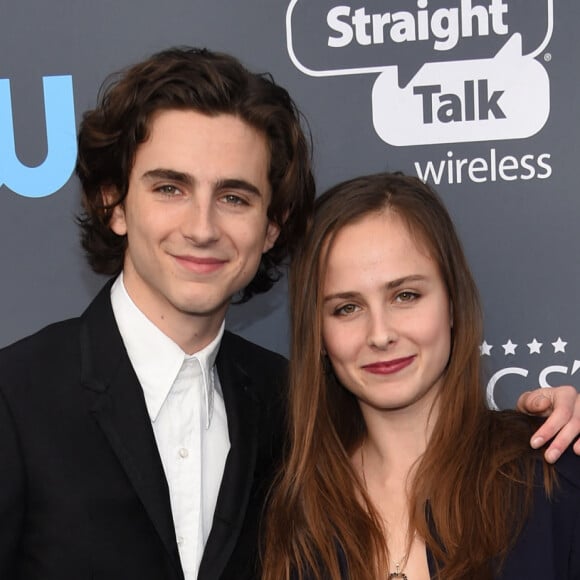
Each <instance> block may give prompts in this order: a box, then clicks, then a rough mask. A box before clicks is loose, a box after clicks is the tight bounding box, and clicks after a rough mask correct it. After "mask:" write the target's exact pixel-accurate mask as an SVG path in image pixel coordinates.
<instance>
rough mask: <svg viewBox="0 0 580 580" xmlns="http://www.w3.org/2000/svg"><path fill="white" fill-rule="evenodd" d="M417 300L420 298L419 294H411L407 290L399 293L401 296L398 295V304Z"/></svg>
mask: <svg viewBox="0 0 580 580" xmlns="http://www.w3.org/2000/svg"><path fill="white" fill-rule="evenodd" d="M417 298H419V294H417V293H416V292H410V291H409V290H406V291H405V292H399V294H397V301H398V302H412V301H413V300H416V299H417Z"/></svg>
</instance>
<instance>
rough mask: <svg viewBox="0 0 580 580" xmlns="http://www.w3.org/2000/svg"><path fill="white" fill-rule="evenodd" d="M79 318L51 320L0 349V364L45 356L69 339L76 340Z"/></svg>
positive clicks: (62, 345) (66, 342) (61, 346)
mask: <svg viewBox="0 0 580 580" xmlns="http://www.w3.org/2000/svg"><path fill="white" fill-rule="evenodd" d="M79 322H80V318H69V319H67V320H60V321H58V322H53V323H52V324H49V325H48V326H45V327H44V328H42V329H40V330H38V331H36V332H35V333H33V334H31V335H29V336H26V337H24V338H21V339H20V340H17V341H16V342H13V343H12V344H10V345H8V346H5V347H4V348H2V349H0V364H4V363H6V362H9V361H15V360H19V359H21V358H23V357H24V358H29V357H34V356H38V355H42V356H43V357H44V356H46V353H47V351H48V352H54V351H56V350H58V349H59V348H64V347H65V345H67V344H68V343H69V342H70V341H71V340H72V341H75V343H76V342H78V341H77V337H78V334H79Z"/></svg>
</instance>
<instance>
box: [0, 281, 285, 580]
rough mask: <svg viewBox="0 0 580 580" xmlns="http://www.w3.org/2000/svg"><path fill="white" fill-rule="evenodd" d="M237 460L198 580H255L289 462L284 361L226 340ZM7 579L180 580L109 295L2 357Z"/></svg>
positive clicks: (2, 568) (223, 361) (0, 527)
mask: <svg viewBox="0 0 580 580" xmlns="http://www.w3.org/2000/svg"><path fill="white" fill-rule="evenodd" d="M216 364H217V369H218V374H219V377H220V383H221V386H222V389H223V395H224V400H225V407H226V412H227V418H228V429H229V436H230V442H231V449H230V452H229V455H228V457H227V461H226V465H225V472H224V476H223V480H222V484H221V487H220V491H219V496H218V501H217V506H216V511H215V516H214V520H213V526H212V530H211V533H210V536H209V538H208V542H207V545H206V548H205V551H204V554H203V558H202V561H201V568H200V571H199V576H198V578H199V579H200V580H217V579H222V580H226V579H232V580H233V579H235V580H241V579H251V578H257V577H258V573H257V552H258V540H257V534H258V526H259V519H260V515H261V511H262V508H263V504H264V499H265V494H266V492H267V490H268V487H269V485H270V483H271V480H272V477H273V472H274V469H275V467H276V465H277V462H278V460H279V455H280V449H281V439H282V427H283V414H282V407H283V404H282V393H283V389H284V383H285V375H286V361H285V359H284V358H283V357H281V356H279V355H277V354H274V353H271V352H269V351H267V350H265V349H262V348H260V347H258V346H256V345H253V344H252V343H249V342H247V341H245V340H244V339H242V338H240V337H237V336H235V335H233V334H231V333H228V332H226V333H225V335H224V337H223V340H222V344H221V347H220V351H219V354H218V357H217V362H216ZM0 466H1V470H2V473H1V475H0V578H1V579H2V580H12V579H15V580H16V579H18V580H24V579H26V580H84V579H90V580H97V579H103V580H132V579H135V580H148V579H151V580H165V579H167V580H179V579H182V578H183V573H182V571H181V566H180V562H179V555H178V550H177V544H176V539H175V531H174V527H173V520H172V515H171V508H170V502H169V491H168V487H167V482H166V479H165V476H164V472H163V467H162V464H161V459H160V457H159V453H158V450H157V446H156V443H155V438H154V435H153V430H152V427H151V422H150V419H149V415H148V414H147V409H146V406H145V400H144V397H143V391H142V389H141V386H140V385H139V382H138V380H137V377H136V375H135V372H134V370H133V368H132V366H131V363H130V361H129V358H128V356H127V353H126V351H125V347H124V345H123V342H122V340H121V336H120V334H119V331H118V329H117V325H116V323H115V320H114V316H113V312H112V308H111V303H110V284H108V285H107V286H106V287H105V288H104V289H103V290H102V291H101V293H100V294H99V295H98V296H97V297H96V298H95V300H94V301H93V303H92V304H91V305H90V306H89V308H88V309H87V310H86V312H85V313H84V314H83V315H82V316H81V317H80V318H76V319H72V320H68V321H64V322H60V323H57V324H54V325H51V326H49V327H47V328H45V329H43V330H41V331H40V332H39V333H37V334H35V335H33V336H31V337H28V338H26V339H24V340H22V341H20V342H18V343H16V344H14V345H12V346H9V347H7V348H5V349H3V350H2V351H0Z"/></svg>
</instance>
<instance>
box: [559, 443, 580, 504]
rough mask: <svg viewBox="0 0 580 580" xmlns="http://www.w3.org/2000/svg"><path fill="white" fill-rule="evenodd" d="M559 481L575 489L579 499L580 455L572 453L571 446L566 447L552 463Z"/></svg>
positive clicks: (579, 499)
mask: <svg viewBox="0 0 580 580" xmlns="http://www.w3.org/2000/svg"><path fill="white" fill-rule="evenodd" d="M554 469H555V470H556V473H557V474H558V480H559V481H565V482H566V485H567V486H569V487H570V488H571V489H574V490H575V493H576V494H577V498H578V501H580V456H578V455H576V454H575V453H574V450H573V449H572V446H570V447H568V448H567V449H566V450H565V451H564V453H562V456H561V457H560V459H558V461H556V463H555V464H554Z"/></svg>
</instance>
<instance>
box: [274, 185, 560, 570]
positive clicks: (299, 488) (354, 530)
mask: <svg viewBox="0 0 580 580" xmlns="http://www.w3.org/2000/svg"><path fill="white" fill-rule="evenodd" d="M384 210H388V211H392V212H396V213H397V214H398V215H399V216H400V217H401V218H402V219H403V220H404V222H405V223H406V225H407V226H408V228H409V231H410V232H411V233H412V235H414V236H415V238H416V240H417V243H419V244H422V247H423V248H425V249H426V250H427V251H428V253H429V255H430V256H431V257H432V258H433V259H434V260H435V261H436V262H437V264H438V266H439V269H440V273H441V276H442V278H443V281H444V283H445V285H446V288H447V292H448V295H449V300H450V303H451V305H452V312H453V328H452V344H451V354H450V358H449V362H448V366H447V369H446V371H445V380H444V384H443V387H442V389H441V391H440V393H439V408H440V414H439V418H438V419H437V420H436V423H435V426H434V431H433V434H432V437H431V439H430V441H429V444H428V448H427V450H426V452H425V453H424V455H423V456H422V457H421V459H420V461H419V463H418V466H417V471H416V475H415V477H414V479H413V484H412V487H411V492H410V497H409V513H410V518H411V521H410V526H411V528H410V529H413V528H414V529H416V530H417V533H418V534H419V535H420V536H421V537H422V538H423V539H424V540H425V543H426V545H427V547H428V549H429V550H431V552H432V553H433V555H434V557H435V559H436V560H437V562H438V566H439V570H440V571H441V577H442V578H443V577H444V578H445V580H456V579H457V580H459V579H464V578H470V579H471V580H476V579H480V578H481V579H483V578H491V575H492V573H493V572H494V571H495V569H496V568H497V567H499V566H501V563H502V560H503V558H504V557H505V555H506V552H507V551H508V549H509V547H510V546H511V545H512V543H513V540H514V538H515V537H517V534H518V532H519V530H520V528H521V526H522V525H523V522H524V519H525V515H526V513H527V511H528V510H529V507H530V502H531V494H532V484H533V477H534V469H535V465H536V457H535V456H534V454H533V452H531V451H530V449H529V445H528V440H529V436H530V434H531V426H530V420H529V419H528V418H526V417H524V416H521V415H519V414H517V413H514V412H502V413H499V412H492V411H489V410H488V408H487V406H486V403H485V399H484V393H483V388H482V381H481V371H480V353H479V345H480V343H481V337H482V316H481V308H480V303H479V298H478V293H477V288H476V286H475V283H474V281H473V278H472V275H471V273H470V270H469V267H468V265H467V262H466V259H465V256H464V253H463V250H462V248H461V244H460V242H459V240H458V237H457V235H456V233H455V228H454V226H453V223H452V221H451V219H450V217H449V215H448V213H447V211H446V209H445V207H444V205H443V203H442V202H441V201H440V199H439V198H438V196H437V195H436V194H435V193H434V192H433V191H432V190H431V189H430V188H429V187H428V186H426V185H425V184H424V183H422V182H421V181H420V180H418V179H416V178H412V177H407V176H404V175H400V174H379V175H373V176H367V177H361V178H357V179H353V180H351V181H348V182H345V183H342V184H340V185H337V186H335V187H334V188H332V189H331V190H329V191H328V192H327V193H325V194H324V195H322V196H321V197H320V198H319V199H318V200H317V205H316V213H315V217H314V219H313V223H312V224H311V228H310V231H309V234H308V236H307V238H306V240H305V242H304V244H303V245H302V248H301V250H300V252H299V254H298V256H297V257H296V259H295V261H294V263H293V267H292V269H291V279H290V299H291V305H292V309H291V311H292V345H291V365H290V369H291V370H290V399H289V431H290V433H289V439H290V447H289V450H288V454H287V458H286V461H285V465H284V467H283V470H282V471H281V473H280V476H279V479H278V482H277V485H276V487H275V488H274V490H273V492H272V495H271V501H270V503H269V508H268V513H267V515H266V523H265V527H264V535H263V538H264V551H263V578H264V580H288V579H290V578H294V579H302V578H303V577H305V573H306V571H307V572H308V577H309V578H317V579H330V580H338V579H340V578H341V575H340V563H339V559H340V558H342V559H343V563H342V565H343V567H344V566H346V568H347V569H348V578H349V579H350V580H376V579H377V578H383V577H386V574H385V572H386V570H387V569H388V551H387V546H386V542H385V538H384V536H383V531H382V525H381V523H380V520H379V516H378V514H377V512H376V510H375V508H374V507H373V505H372V503H371V501H370V499H369V497H368V495H367V493H366V491H365V489H364V488H363V486H362V485H361V482H360V481H359V478H358V477H357V475H356V473H355V472H354V470H353V468H352V466H351V461H350V456H351V454H352V453H353V451H354V450H356V448H357V447H358V446H359V445H360V443H361V440H362V438H363V437H364V434H365V426H364V423H363V420H362V416H361V413H360V410H359V407H358V404H357V402H356V400H355V398H354V397H353V396H352V395H351V394H350V393H349V392H348V391H347V390H346V389H345V388H343V387H342V386H341V385H340V384H339V383H338V382H337V380H336V378H335V376H334V374H333V372H332V369H331V368H330V366H329V364H328V362H327V359H326V357H325V356H324V354H323V352H324V349H323V345H322V339H321V336H322V332H321V327H322V316H321V312H322V291H321V290H322V283H323V280H324V273H325V263H326V255H327V253H328V248H329V246H330V245H331V244H332V240H333V238H334V236H335V235H336V233H337V232H338V231H339V230H340V229H341V228H343V227H344V226H345V225H347V224H351V223H353V222H356V221H358V220H361V219H362V218H364V217H365V216H367V215H368V214H370V213H373V212H380V211H384ZM372 243H373V241H372V240H369V244H372ZM550 481H551V478H550V474H548V476H547V479H546V485H547V487H548V488H549V487H550Z"/></svg>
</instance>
